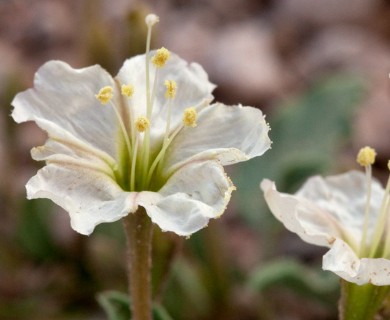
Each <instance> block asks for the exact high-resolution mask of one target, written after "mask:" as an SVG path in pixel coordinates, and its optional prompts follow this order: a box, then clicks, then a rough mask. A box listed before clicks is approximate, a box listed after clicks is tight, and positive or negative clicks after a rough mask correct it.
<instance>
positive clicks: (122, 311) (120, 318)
mask: <svg viewBox="0 0 390 320" xmlns="http://www.w3.org/2000/svg"><path fill="white" fill-rule="evenodd" d="M97 300H98V302H99V304H100V305H101V307H102V308H103V309H104V311H105V312H106V314H107V317H108V319H109V320H129V319H130V318H131V313H130V308H129V303H130V299H129V296H128V295H127V294H125V293H122V292H117V291H105V292H102V293H100V294H98V296H97Z"/></svg>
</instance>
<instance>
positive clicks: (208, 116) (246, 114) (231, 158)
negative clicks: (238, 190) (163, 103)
mask: <svg viewBox="0 0 390 320" xmlns="http://www.w3.org/2000/svg"><path fill="white" fill-rule="evenodd" d="M197 124H198V125H197V126H196V127H195V128H191V127H185V128H183V129H182V130H181V131H180V133H179V134H178V135H177V136H176V138H175V139H174V140H173V141H172V143H171V145H170V146H169V148H168V150H167V155H166V162H167V165H166V167H167V170H170V172H171V170H175V169H176V168H177V167H179V166H181V165H183V164H184V163H186V162H188V161H194V160H211V159H218V160H219V161H220V162H221V164H222V165H228V164H233V163H237V162H240V161H244V160H248V159H250V158H252V157H255V156H260V155H262V154H263V153H264V152H265V151H266V150H268V149H269V148H270V145H271V141H270V139H269V137H268V131H269V127H268V125H267V123H266V121H265V119H264V116H263V114H262V112H261V111H260V110H258V109H255V108H252V107H242V106H225V105H223V104H221V103H217V104H214V105H211V106H208V107H207V108H205V109H203V110H202V111H201V112H200V113H199V116H198V120H197Z"/></svg>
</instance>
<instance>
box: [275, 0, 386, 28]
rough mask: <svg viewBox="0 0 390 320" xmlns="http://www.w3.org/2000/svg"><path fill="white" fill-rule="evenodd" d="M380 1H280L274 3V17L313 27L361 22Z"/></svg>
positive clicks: (375, 8)
mask: <svg viewBox="0 0 390 320" xmlns="http://www.w3.org/2000/svg"><path fill="white" fill-rule="evenodd" d="M380 2H381V1H380V0H316V1H312V0H281V1H275V3H276V7H275V11H274V17H275V19H276V20H279V21H290V22H292V21H294V22H298V21H300V22H302V23H306V24H310V25H313V26H324V25H333V24H336V23H340V22H341V23H346V22H362V21H366V20H367V19H368V18H369V17H370V16H372V15H373V14H374V13H375V12H376V11H377V10H378V7H379V5H380Z"/></svg>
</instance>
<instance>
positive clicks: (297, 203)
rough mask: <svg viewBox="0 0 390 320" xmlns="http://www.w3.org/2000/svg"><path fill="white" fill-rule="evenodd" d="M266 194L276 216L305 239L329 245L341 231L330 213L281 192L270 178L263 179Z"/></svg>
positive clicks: (262, 183)
mask: <svg viewBox="0 0 390 320" xmlns="http://www.w3.org/2000/svg"><path fill="white" fill-rule="evenodd" d="M261 189H262V190H263V191H264V197H265V200H266V202H267V204H268V207H269V208H270V210H271V212H272V213H273V214H274V216H275V217H276V218H277V219H278V220H279V221H280V222H282V223H283V224H284V226H285V227H286V228H287V229H288V230H290V231H291V232H294V233H296V234H297V235H298V236H299V237H300V238H301V239H302V240H304V241H306V242H308V243H311V244H316V245H320V246H327V247H329V246H330V245H331V243H332V242H333V241H334V240H335V238H336V237H338V236H340V230H339V228H338V225H337V222H335V221H334V220H333V219H332V217H331V216H330V214H329V213H328V212H326V211H324V210H322V209H321V208H319V207H318V206H316V205H315V204H314V203H312V202H309V201H306V200H305V199H303V198H300V197H297V196H293V195H289V194H286V193H281V192H278V191H277V190H276V186H275V184H274V183H273V182H272V181H270V180H267V179H264V180H263V181H262V182H261Z"/></svg>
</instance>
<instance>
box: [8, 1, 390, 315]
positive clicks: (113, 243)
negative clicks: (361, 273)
mask: <svg viewBox="0 0 390 320" xmlns="http://www.w3.org/2000/svg"><path fill="white" fill-rule="evenodd" d="M150 12H153V13H156V14H157V15H159V16H160V23H159V24H158V25H157V26H156V28H155V33H154V35H153V47H154V48H158V47H161V46H165V47H166V48H168V49H169V50H171V51H173V52H175V53H177V54H179V55H180V56H181V57H183V58H184V59H185V60H187V61H196V62H198V63H200V64H201V65H202V66H203V67H204V68H205V70H206V71H207V73H208V74H209V77H210V79H211V81H212V82H214V83H216V84H217V85H218V87H217V89H216V90H215V97H216V100H218V101H221V102H223V103H226V104H238V103H242V104H244V105H251V106H255V107H258V108H261V110H262V111H263V112H264V113H265V114H266V115H267V121H269V123H270V125H271V128H272V131H271V132H270V135H271V139H272V140H273V142H274V143H273V147H272V149H271V150H269V151H268V152H267V153H266V154H265V155H264V156H263V157H260V158H256V159H253V160H251V161H249V162H246V163H243V164H239V165H235V166H233V167H228V168H227V170H228V171H229V174H230V175H231V177H232V180H233V181H234V183H235V185H236V186H237V189H238V190H237V191H236V192H235V193H234V195H233V197H232V201H231V203H230V204H229V207H228V210H227V211H226V213H225V214H224V215H223V216H222V218H221V219H218V220H216V221H213V222H212V223H210V225H209V227H208V228H206V229H204V230H202V231H200V232H198V233H196V234H195V235H193V236H192V237H191V238H190V239H181V238H179V237H177V236H175V235H174V234H170V233H165V234H162V233H161V232H160V231H159V230H157V229H156V232H155V246H154V252H153V254H154V269H153V283H154V292H155V297H156V301H157V302H158V303H160V304H161V305H162V306H164V309H162V308H161V309H160V311H159V317H160V318H159V319H170V318H169V317H171V318H172V319H188V320H195V319H200V320H211V319H227V320H230V319H232V320H236V319H240V320H251V319H261V320H263V319H264V320H272V319H281V320H283V319H286V320H295V319H297V320H298V319H300V320H302V319H303V320H305V319H319V320H321V319H337V300H338V297H339V291H338V290H339V288H338V285H339V284H338V279H337V278H336V277H335V276H333V275H332V274H330V273H328V272H324V271H322V270H321V259H322V255H323V254H324V252H326V248H319V247H314V246H310V245H307V244H306V243H304V242H303V241H301V240H300V239H299V238H298V237H297V236H296V235H295V234H291V233H289V232H288V231H287V230H285V229H284V227H283V226H282V225H281V224H280V223H279V222H277V221H276V220H275V218H274V217H273V216H272V215H271V213H270V212H269V211H268V209H267V208H266V207H265V204H264V201H263V199H262V193H261V192H260V190H259V182H260V181H261V179H263V178H265V177H267V178H270V179H274V180H275V181H276V183H277V186H278V188H279V189H280V190H281V191H288V192H293V191H295V190H296V189H297V188H298V187H299V186H300V185H301V184H302V182H303V181H304V180H305V179H306V178H307V177H308V176H310V175H313V174H332V173H338V172H342V171H345V170H349V169H352V168H357V166H356V165H355V160H354V159H355V154H356V152H357V150H358V149H359V148H360V147H362V146H364V145H370V146H372V147H374V148H376V150H377V152H378V161H377V163H376V165H375V174H376V176H377V177H378V178H380V179H383V177H385V176H386V175H387V173H386V170H385V167H386V164H387V160H388V159H389V158H390V143H389V137H390V86H389V84H390V82H389V81H390V80H389V72H390V2H389V1H387V0H316V1H313V0H280V1H276V0H257V1H256V0H230V1H224V0H208V1H203V0H198V1H195V0H169V1H160V2H154V1H133V0H112V1H109V0H67V1H61V0H34V1H32V0H14V1H12V0H0V220H1V223H0V319H7V320H8V319H10V320H13V319H15V320H22V319H29V320H38V319H39V320H42V319H43V320H45V319H51V320H65V319H69V320H70V319H72V320H73V319H96V320H100V319H114V318H113V314H117V319H127V318H128V314H127V313H126V312H127V311H126V302H125V301H126V299H125V297H124V295H123V293H126V291H127V280H126V265H125V244H124V234H123V232H122V225H121V222H117V223H112V224H106V225H100V226H99V227H98V228H97V229H96V231H95V232H94V233H93V234H92V235H91V236H90V237H85V236H81V235H79V234H77V233H76V232H74V231H73V230H71V228H70V226H69V217H68V215H67V214H65V213H64V212H63V211H62V210H61V209H60V208H59V207H57V206H54V205H53V204H52V203H51V202H50V201H48V200H34V201H27V200H26V199H25V189H24V184H25V183H26V182H27V180H28V179H29V178H30V177H31V176H33V175H34V174H35V172H36V170H37V169H38V168H40V167H42V166H43V163H36V162H33V161H32V160H31V158H30V153H29V150H30V149H31V148H32V147H33V146H37V145H41V144H43V143H44V141H45V139H46V136H45V134H44V133H43V132H42V131H40V130H39V129H38V128H37V127H36V126H35V124H33V123H27V124H22V125H16V124H15V123H14V122H13V121H12V119H11V118H10V116H9V115H10V113H11V110H12V107H11V106H10V102H11V100H12V98H13V96H14V95H15V94H16V93H17V92H19V91H21V90H25V89H27V88H29V87H31V86H32V81H33V75H34V73H35V71H36V70H37V68H39V66H41V65H42V64H43V63H44V62H46V61H48V60H52V59H60V60H64V61H66V62H68V63H69V64H71V65H72V66H73V67H85V66H88V65H91V64H95V63H98V64H101V65H102V66H103V67H104V68H106V69H107V70H108V71H109V72H111V74H113V75H115V74H116V73H117V71H118V69H119V68H120V67H121V65H122V63H123V61H124V60H125V59H126V58H128V57H130V56H132V55H135V54H139V53H143V52H144V50H145V39H146V36H145V33H146V28H145V24H144V17H145V15H146V14H148V13H150ZM169 270H170V271H169ZM157 308H159V305H157ZM168 315H169V316H168ZM110 317H111V318H110ZM120 317H122V318H120ZM164 317H165V318H164Z"/></svg>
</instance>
